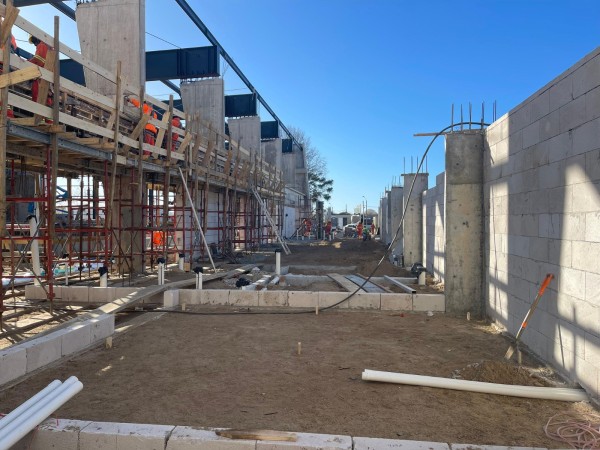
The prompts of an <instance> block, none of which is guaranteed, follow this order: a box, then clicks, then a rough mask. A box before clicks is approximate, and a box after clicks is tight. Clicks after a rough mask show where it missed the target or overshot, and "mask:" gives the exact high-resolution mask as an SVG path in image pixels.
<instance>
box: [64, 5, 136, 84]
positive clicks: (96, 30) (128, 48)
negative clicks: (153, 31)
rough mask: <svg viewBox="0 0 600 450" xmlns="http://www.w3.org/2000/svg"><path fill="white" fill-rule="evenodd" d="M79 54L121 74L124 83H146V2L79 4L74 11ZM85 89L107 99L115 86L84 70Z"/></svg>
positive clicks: (111, 82) (88, 70) (90, 71)
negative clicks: (118, 67) (118, 64)
mask: <svg viewBox="0 0 600 450" xmlns="http://www.w3.org/2000/svg"><path fill="white" fill-rule="evenodd" d="M75 16H76V18H77V30H78V32H79V43H80V45H81V53H82V54H83V56H85V57H86V58H88V59H90V60H91V61H94V62H95V63H97V64H99V65H100V66H102V67H103V68H105V69H107V70H109V71H111V72H113V73H116V71H117V61H121V62H122V66H121V74H122V76H123V78H124V79H125V80H127V83H129V84H131V85H133V86H143V85H144V84H145V82H146V43H145V42H146V39H145V37H146V25H145V24H146V0H98V1H95V2H90V3H79V4H78V5H77V10H76V11H75ZM83 70H84V74H85V83H86V86H87V87H88V88H90V89H91V90H93V91H95V92H98V93H100V94H103V95H106V96H114V95H115V94H116V84H115V83H114V82H113V81H109V80H106V79H105V78H103V77H102V76H100V75H98V74H96V73H95V72H93V71H92V70H90V69H86V68H85V67H84V68H83Z"/></svg>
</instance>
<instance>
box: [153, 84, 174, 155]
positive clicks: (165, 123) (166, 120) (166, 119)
mask: <svg viewBox="0 0 600 450" xmlns="http://www.w3.org/2000/svg"><path fill="white" fill-rule="evenodd" d="M171 97H172V96H171ZM172 117H173V110H172V109H169V110H168V111H165V112H164V114H163V116H162V119H161V125H160V128H159V129H158V134H157V135H156V146H157V147H161V148H162V145H163V141H164V138H165V133H166V134H167V136H169V139H167V141H168V143H167V145H168V146H169V147H170V144H171V140H170V137H171V126H172V122H173V121H172V120H171V118H172ZM167 130H168V131H167ZM165 150H167V153H168V151H169V150H168V148H165Z"/></svg>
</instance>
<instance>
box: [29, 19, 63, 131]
mask: <svg viewBox="0 0 600 450" xmlns="http://www.w3.org/2000/svg"><path fill="white" fill-rule="evenodd" d="M57 17H58V16H57ZM54 39H55V41H56V37H55V38H54ZM54 45H56V42H55V43H54ZM58 56H59V52H58V49H57V48H56V47H54V48H53V49H49V50H48V53H47V54H46V64H44V69H46V70H48V71H49V72H54V73H55V76H54V81H56V78H57V77H56V73H57V72H58V71H56V70H55V65H56V64H58V62H57V60H59V58H58ZM58 79H59V80H60V72H58ZM54 90H55V91H57V92H60V91H59V89H58V88H57V87H56V86H55V87H54ZM49 92H50V83H49V82H48V81H46V80H44V79H42V80H40V86H39V91H38V98H37V103H38V104H40V105H42V106H46V103H47V101H48V93H49ZM58 97H59V95H58V93H57V98H56V99H55V101H54V103H58ZM42 119H43V117H42V116H40V115H39V114H35V115H34V116H33V123H34V124H35V125H38V124H39V123H40V122H41V121H42ZM56 124H58V122H56Z"/></svg>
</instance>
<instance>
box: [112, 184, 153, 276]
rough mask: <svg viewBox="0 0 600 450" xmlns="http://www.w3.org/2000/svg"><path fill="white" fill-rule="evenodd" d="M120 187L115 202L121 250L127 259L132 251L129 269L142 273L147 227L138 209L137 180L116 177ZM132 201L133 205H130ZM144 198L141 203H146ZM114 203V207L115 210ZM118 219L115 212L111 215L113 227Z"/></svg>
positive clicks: (116, 225) (124, 266) (126, 267)
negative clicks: (117, 212) (119, 222)
mask: <svg viewBox="0 0 600 450" xmlns="http://www.w3.org/2000/svg"><path fill="white" fill-rule="evenodd" d="M118 179H119V180H120V183H121V186H120V191H119V192H117V194H120V198H119V199H118V200H117V201H119V203H120V204H121V209H120V214H121V248H122V249H123V251H124V252H125V258H126V259H129V255H130V251H131V250H130V249H132V250H133V253H134V255H133V257H132V258H131V262H130V264H131V268H132V271H133V272H134V273H138V274H141V273H144V267H145V261H144V258H143V256H141V253H142V252H143V251H144V249H145V235H146V233H145V231H144V230H143V228H144V227H145V226H146V225H147V224H146V223H144V215H143V210H142V208H140V207H139V204H138V200H137V199H136V195H137V184H134V183H137V181H138V180H137V178H134V179H132V178H131V176H130V173H128V174H127V175H123V176H121V177H118ZM132 200H133V204H132ZM146 200H147V199H146V198H145V196H144V199H143V202H146ZM116 206H117V203H116V202H115V205H114V207H115V208H116ZM118 220H119V217H118V215H117V214H116V212H115V213H114V214H113V215H112V223H113V226H115V227H118ZM123 268H124V270H126V271H127V270H128V266H127V264H124V265H123Z"/></svg>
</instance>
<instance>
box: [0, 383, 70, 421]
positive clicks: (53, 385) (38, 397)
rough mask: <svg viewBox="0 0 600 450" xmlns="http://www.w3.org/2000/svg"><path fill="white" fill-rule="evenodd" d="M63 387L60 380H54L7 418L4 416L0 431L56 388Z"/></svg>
mask: <svg viewBox="0 0 600 450" xmlns="http://www.w3.org/2000/svg"><path fill="white" fill-rule="evenodd" d="M61 385H62V383H61V382H60V381H59V380H54V381H53V382H52V383H50V384H49V385H48V386H46V387H45V388H44V389H42V390H41V391H40V392H38V393H37V394H35V395H34V396H33V397H31V398H30V399H29V400H27V401H26V402H24V403H22V404H21V405H19V406H18V407H16V408H15V409H13V410H12V411H11V412H10V413H8V414H7V415H6V416H4V417H3V418H2V419H0V430H2V429H3V428H4V427H6V426H7V425H8V424H9V423H11V422H12V421H13V420H15V419H16V418H17V417H19V416H20V415H21V414H22V413H23V412H24V411H27V410H28V409H29V408H30V407H31V405H34V404H35V403H37V402H39V401H40V400H41V399H43V398H44V397H46V396H47V395H48V394H50V392H52V391H54V390H55V389H56V388H58V387H59V386H61Z"/></svg>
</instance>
